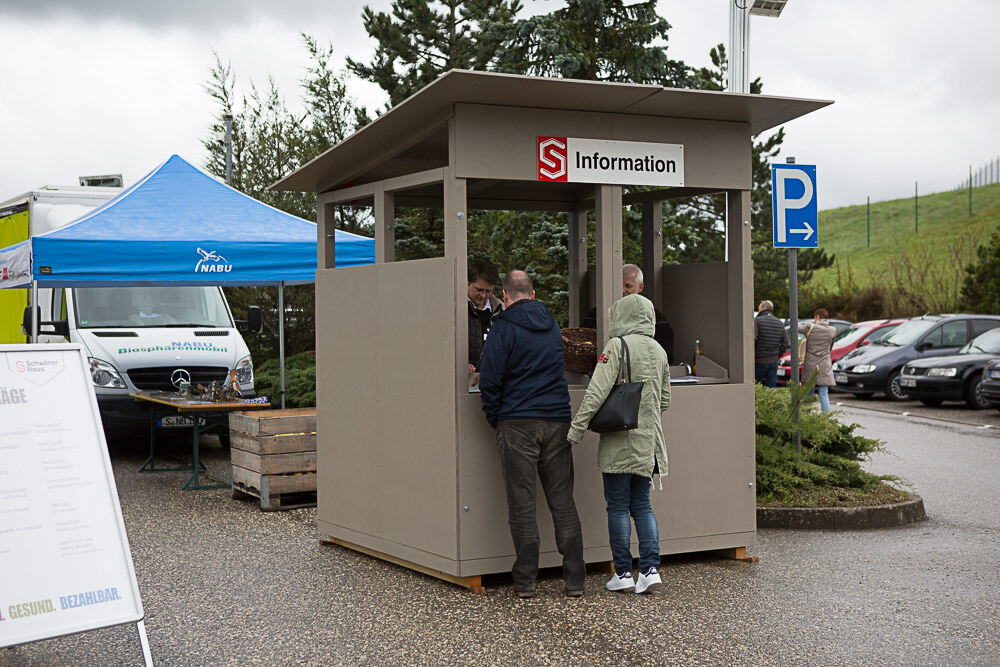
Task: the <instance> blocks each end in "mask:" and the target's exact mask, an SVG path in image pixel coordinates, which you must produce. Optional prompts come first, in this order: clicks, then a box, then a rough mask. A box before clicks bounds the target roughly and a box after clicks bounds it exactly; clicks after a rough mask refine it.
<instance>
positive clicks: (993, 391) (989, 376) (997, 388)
mask: <svg viewBox="0 0 1000 667" xmlns="http://www.w3.org/2000/svg"><path fill="white" fill-rule="evenodd" d="M980 390H981V391H982V395H983V400H984V401H986V404H987V405H989V406H992V407H994V408H1000V359H994V360H993V361H990V362H988V363H987V364H986V367H985V368H984V369H983V383H982V384H981V385H980Z"/></svg>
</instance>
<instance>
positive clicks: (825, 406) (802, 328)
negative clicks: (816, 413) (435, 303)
mask: <svg viewBox="0 0 1000 667" xmlns="http://www.w3.org/2000/svg"><path fill="white" fill-rule="evenodd" d="M829 317H830V314H829V313H828V312H827V311H826V308H817V309H816V311H815V312H814V313H813V321H812V322H803V323H802V324H800V325H799V333H801V334H805V335H806V354H805V359H803V360H802V382H808V381H809V378H811V377H812V374H813V373H814V372H815V373H816V388H815V390H814V391H815V392H816V393H817V394H819V405H820V409H821V410H822V411H823V412H829V411H830V387H832V386H833V385H835V384H836V381H835V380H834V378H833V361H832V360H831V359H830V350H831V349H833V339H834V338H835V337H836V335H837V329H836V328H834V326H833V325H832V324H830V323H829V322H828V321H827V318H829Z"/></svg>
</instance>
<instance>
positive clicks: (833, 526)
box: [757, 496, 927, 530]
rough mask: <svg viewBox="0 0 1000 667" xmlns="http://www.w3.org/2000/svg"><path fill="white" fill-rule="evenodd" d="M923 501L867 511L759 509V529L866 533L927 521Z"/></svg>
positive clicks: (914, 499)
mask: <svg viewBox="0 0 1000 667" xmlns="http://www.w3.org/2000/svg"><path fill="white" fill-rule="evenodd" d="M926 520H927V514H926V512H924V500H923V498H921V497H920V496H914V497H913V498H912V499H910V500H905V501H903V502H900V503H893V504H891V505H869V506H866V507H758V508H757V528H793V529H796V528H797V529H810V530H812V529H824V530H864V529H868V528H890V527H892V526H903V525H906V524H908V523H914V522H917V521H926Z"/></svg>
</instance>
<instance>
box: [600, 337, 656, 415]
mask: <svg viewBox="0 0 1000 667" xmlns="http://www.w3.org/2000/svg"><path fill="white" fill-rule="evenodd" d="M618 340H620V341H621V342H622V349H621V360H620V363H619V365H618V379H617V380H616V381H615V384H614V386H613V387H611V391H609V392H608V397H607V398H605V399H604V403H602V404H601V407H600V409H599V410H598V411H597V412H596V413H594V416H593V417H591V419H590V424H589V425H588V426H587V428H589V429H590V430H591V431H593V432H594V433H613V432H615V431H630V430H632V429H634V428H638V427H639V401H640V400H641V399H642V385H643V383H642V382H632V359H631V356H630V355H629V351H628V345H626V344H625V339H624V338H623V337H621V336H619V337H618ZM626 373H628V382H626V381H625V374H626Z"/></svg>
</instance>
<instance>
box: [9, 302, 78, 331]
mask: <svg viewBox="0 0 1000 667" xmlns="http://www.w3.org/2000/svg"><path fill="white" fill-rule="evenodd" d="M35 320H36V321H37V322H38V333H39V335H41V334H45V335H47V336H63V337H64V338H69V322H67V321H66V320H58V321H56V322H43V321H42V308H41V306H35ZM42 325H44V326H47V327H51V328H50V329H49V330H48V331H42ZM21 330H22V331H24V334H25V335H26V336H30V335H31V306H28V307H27V308H25V309H24V317H23V318H22V319H21Z"/></svg>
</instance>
